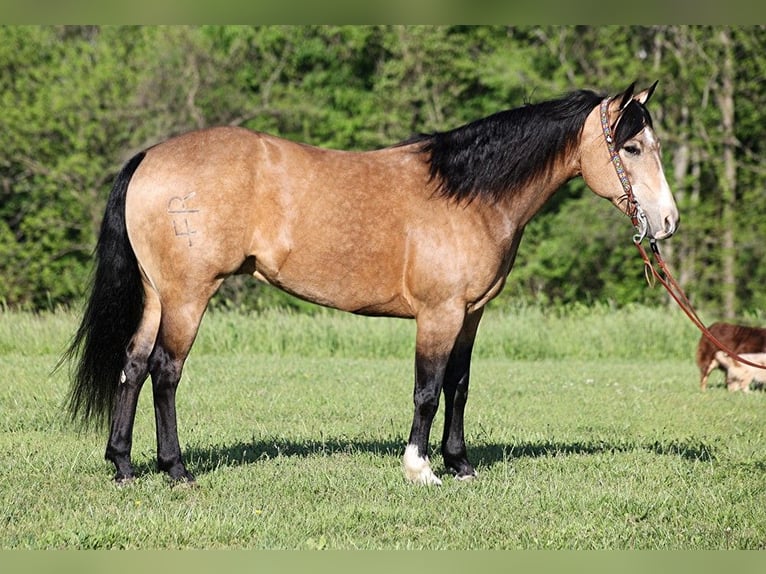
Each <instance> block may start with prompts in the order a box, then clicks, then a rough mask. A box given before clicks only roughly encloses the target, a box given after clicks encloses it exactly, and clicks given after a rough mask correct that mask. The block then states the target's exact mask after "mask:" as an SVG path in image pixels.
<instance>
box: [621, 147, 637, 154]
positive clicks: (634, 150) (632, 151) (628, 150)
mask: <svg viewBox="0 0 766 574" xmlns="http://www.w3.org/2000/svg"><path fill="white" fill-rule="evenodd" d="M623 149H624V150H625V151H626V153H629V154H630V155H641V149H640V148H639V147H638V146H635V145H626V146H625V147H624V148H623Z"/></svg>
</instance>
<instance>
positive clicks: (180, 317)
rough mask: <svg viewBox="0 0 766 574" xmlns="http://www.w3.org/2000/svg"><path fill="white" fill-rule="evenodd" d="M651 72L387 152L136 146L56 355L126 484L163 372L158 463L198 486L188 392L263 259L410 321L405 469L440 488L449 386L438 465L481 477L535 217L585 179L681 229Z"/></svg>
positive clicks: (229, 131) (651, 224)
mask: <svg viewBox="0 0 766 574" xmlns="http://www.w3.org/2000/svg"><path fill="white" fill-rule="evenodd" d="M655 86H656V82H655V84H654V85H652V86H651V87H650V88H648V89H646V90H643V91H641V92H638V93H634V86H633V85H631V86H630V87H629V88H628V89H627V90H625V91H624V92H622V93H620V94H618V95H616V96H614V97H611V98H610V97H605V96H603V95H599V94H596V93H594V92H592V91H589V90H579V91H574V92H572V93H569V94H567V95H564V96H562V97H560V98H557V99H552V100H549V101H544V102H541V103H536V104H527V105H524V106H522V107H519V108H516V109H510V110H506V111H501V112H499V113H496V114H494V115H491V116H488V117H486V118H483V119H479V120H477V121H474V122H472V123H468V124H466V125H463V126H461V127H457V128H455V129H452V130H450V131H444V132H438V133H433V134H428V135H418V136H415V137H413V138H411V139H409V140H407V141H404V142H401V143H398V144H396V145H393V146H391V147H387V148H384V149H378V150H374V151H365V152H348V151H336V150H327V149H320V148H317V147H313V146H310V145H305V144H302V143H294V142H291V141H287V140H285V139H280V138H278V137H274V136H271V135H268V134H265V133H258V132H254V131H249V130H246V129H242V128H236V127H216V128H210V129H203V130H199V131H193V132H190V133H187V134H185V135H180V136H177V137H174V138H172V139H169V140H167V141H165V142H163V143H160V144H157V145H155V146H153V147H151V148H149V149H146V150H145V151H142V152H140V153H138V154H137V155H136V156H134V157H133V158H132V159H130V160H129V161H128V162H127V163H126V164H125V166H124V167H123V168H122V170H121V172H120V173H119V174H118V176H117V178H116V181H115V183H114V187H113V189H112V191H111V194H110V195H109V198H108V201H107V205H106V212H105V215H104V218H103V222H102V226H101V231H100V236H99V238H98V242H97V245H96V250H95V260H96V264H95V272H94V276H93V282H92V287H91V292H90V296H89V299H88V301H87V303H86V306H85V310H84V314H83V318H82V322H81V324H80V326H79V328H78V330H77V332H76V333H75V335H74V337H73V339H72V342H71V345H70V346H69V348H68V349H67V351H66V353H65V354H64V356H63V357H62V361H67V360H68V361H69V362H70V368H71V371H72V386H71V389H70V392H69V396H68V407H69V410H70V413H71V415H72V417H73V418H75V419H76V420H80V421H86V422H101V423H108V425H109V427H110V432H109V439H108V442H107V446H106V454H105V456H106V459H107V460H109V461H111V462H112V463H113V464H114V466H115V469H116V472H115V475H114V478H115V480H116V481H117V482H124V481H129V480H131V479H132V478H134V476H135V472H134V469H133V466H132V464H131V458H130V455H131V445H132V435H133V423H134V418H135V413H136V405H137V401H138V396H139V392H140V391H141V387H142V385H143V383H144V380H145V379H146V378H147V376H149V375H151V380H152V391H153V399H154V412H155V421H156V427H157V464H158V469H159V470H160V471H164V472H166V473H167V474H168V475H169V477H170V478H171V479H172V480H174V481H185V482H193V481H194V480H195V479H194V477H193V475H192V474H191V473H190V472H189V471H188V470H187V468H186V466H185V464H184V462H183V459H182V455H181V448H180V445H179V442H178V433H177V426H176V407H175V396H176V389H177V387H178V383H179V380H180V378H181V371H182V369H183V366H184V361H185V359H186V357H187V355H188V354H189V351H190V349H191V347H192V343H193V342H194V338H195V336H196V334H197V330H198V327H199V324H200V321H201V319H202V316H203V313H204V312H205V309H206V307H207V304H208V301H209V299H210V297H211V296H212V295H213V294H214V293H215V292H216V290H217V289H218V287H219V286H220V285H221V283H222V281H223V280H224V279H225V278H226V277H227V276H230V275H232V274H249V275H252V276H254V277H255V278H256V279H259V280H261V281H265V282H267V283H269V284H271V285H274V286H276V287H278V288H281V289H283V290H284V291H286V292H288V293H291V294H293V295H295V296H297V297H300V298H302V299H305V300H307V301H311V302H314V303H318V304H320V305H325V306H328V307H333V308H336V309H342V310H345V311H350V312H352V313H358V314H363V315H377V316H391V317H404V318H412V319H415V321H416V325H417V329H416V332H417V334H416V345H415V346H416V351H415V365H416V369H415V389H414V416H413V421H412V427H411V430H410V434H409V440H408V443H407V446H406V448H405V451H404V457H403V467H404V474H405V476H406V478H407V479H408V480H410V481H411V482H414V483H421V484H441V480H440V478H439V477H438V476H437V475H436V474H435V473H434V472H433V470H432V468H431V465H430V463H429V458H428V444H429V435H430V432H431V426H432V422H433V418H434V415H435V413H436V412H437V409H438V406H439V402H440V398H441V395H442V393H443V394H444V408H445V420H444V431H443V434H442V440H441V452H442V454H443V459H444V466H445V467H446V470H447V471H448V473H451V474H453V475H454V476H455V477H456V478H458V479H468V478H472V477H474V476H475V475H476V472H475V470H474V467H473V465H472V464H471V463H470V462H469V460H468V456H467V452H466V444H465V438H464V432H463V417H464V410H465V406H466V400H467V398H468V380H469V367H470V362H471V351H472V348H473V344H474V337H475V335H476V330H477V327H478V325H479V321H480V319H481V317H482V313H483V311H484V308H485V306H486V304H487V302H489V301H490V300H491V299H492V298H493V297H495V296H496V295H497V294H498V293H499V292H500V290H501V289H502V288H503V285H504V284H505V281H506V277H507V276H508V273H509V272H510V270H511V267H512V266H513V262H514V259H515V256H516V250H517V248H518V246H519V242H520V241H521V236H522V232H523V231H524V227H525V225H526V224H527V223H528V222H529V221H530V219H531V218H532V217H533V216H534V215H535V213H537V212H538V211H539V210H540V208H541V207H542V205H543V204H544V203H545V202H546V200H548V199H549V198H550V197H551V196H552V195H553V193H554V192H555V191H556V190H557V189H558V188H559V187H561V186H562V184H564V183H565V182H567V181H569V180H570V179H572V178H575V177H578V176H581V177H582V178H583V179H584V181H585V183H586V184H587V185H588V186H589V187H590V189H591V190H592V191H593V192H595V193H596V194H597V195H598V196H601V197H604V198H606V199H608V200H610V201H611V202H612V203H613V204H614V205H615V206H616V207H617V208H618V209H620V210H621V211H623V212H624V213H626V214H628V215H630V216H631V218H632V219H633V223H634V225H636V227H637V229H638V230H639V232H640V233H641V238H643V237H644V236H648V237H649V238H650V239H662V238H666V237H668V236H670V235H672V234H673V233H674V231H675V230H676V227H677V224H678V211H677V208H676V205H675V201H674V199H673V196H672V194H671V191H670V189H669V186H668V184H667V181H666V178H665V175H664V173H663V170H662V164H661V161H660V144H659V141H658V139H657V136H656V135H655V131H654V129H653V127H652V120H651V116H650V114H649V112H648V111H647V108H646V104H647V101H648V100H649V98H650V97H651V95H652V93H653V92H654V88H655ZM615 168H616V169H615ZM631 186H632V187H631ZM631 189H632V192H631Z"/></svg>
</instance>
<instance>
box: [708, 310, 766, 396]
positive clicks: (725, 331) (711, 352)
mask: <svg viewBox="0 0 766 574" xmlns="http://www.w3.org/2000/svg"><path fill="white" fill-rule="evenodd" d="M708 330H709V331H710V333H711V334H712V335H713V336H714V337H715V338H716V339H718V340H719V341H720V342H721V343H723V344H724V345H725V346H726V347H728V348H729V349H731V351H732V352H734V353H736V354H738V355H741V354H742V353H766V329H761V328H758V327H745V326H744V325H733V324H731V323H722V322H719V323H713V324H712V325H710V327H709V328H708ZM717 351H718V347H716V346H715V345H714V344H713V343H712V342H711V341H710V340H709V339H708V338H707V337H705V335H702V337H701V338H700V342H699V344H698V345H697V355H696V358H697V367H698V368H699V370H700V390H702V391H704V390H705V389H707V380H708V377H709V376H710V373H712V372H713V371H714V370H715V369H722V370H726V369H725V368H724V367H723V365H722V364H721V363H720V362H719V361H718V360H717V359H716V352H717Z"/></svg>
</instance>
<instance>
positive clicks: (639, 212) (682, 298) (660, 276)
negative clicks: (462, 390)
mask: <svg viewBox="0 0 766 574" xmlns="http://www.w3.org/2000/svg"><path fill="white" fill-rule="evenodd" d="M609 102H610V98H605V99H604V100H602V101H601V108H600V114H601V129H602V130H603V132H604V139H605V140H606V147H607V149H608V150H609V156H610V158H611V161H612V165H613V166H614V169H615V171H616V172H617V177H619V178H620V183H621V184H622V189H623V191H624V192H625V197H626V198H627V201H628V203H629V207H628V215H629V217H630V219H631V221H632V222H633V226H634V227H635V228H636V234H635V235H634V236H633V243H634V244H635V246H636V248H637V249H638V252H639V253H640V254H641V258H642V259H643V260H644V274H645V275H646V280H647V282H648V283H649V285H654V281H655V279H656V280H657V281H659V282H660V284H661V285H662V286H663V287H664V288H665V290H666V291H667V292H668V293H669V294H670V296H671V297H672V298H673V300H674V301H675V302H676V303H677V304H678V306H679V307H680V308H681V310H683V312H684V313H686V316H687V317H689V319H690V320H691V321H692V323H694V325H696V327H697V328H698V329H699V330H700V331H701V332H702V334H703V335H704V336H705V337H706V338H707V339H708V340H709V341H710V342H711V343H713V345H715V346H716V347H718V348H719V349H720V350H721V351H723V352H724V353H726V354H727V355H729V356H730V357H731V358H732V359H734V360H735V361H737V362H739V363H744V364H746V365H750V366H751V367H757V368H759V369H766V365H763V364H759V363H754V362H752V361H748V360H747V359H743V358H742V357H741V356H740V355H738V354H737V353H735V352H734V351H732V350H731V349H729V348H728V347H727V346H726V345H724V344H723V343H722V342H721V341H719V340H718V339H717V338H716V336H715V335H713V334H712V333H711V332H710V330H709V329H708V328H707V327H706V326H705V324H704V323H703V322H702V320H701V319H700V318H699V315H697V312H696V311H695V310H694V307H693V306H692V304H691V302H690V301H689V298H688V297H687V296H686V293H684V290H683V289H682V288H681V286H680V285H679V284H678V282H677V281H676V280H675V278H674V277H673V275H672V274H671V273H670V269H668V266H667V264H666V263H665V260H664V259H663V258H662V255H661V254H660V249H659V247H658V246H657V242H656V241H655V239H654V238H653V237H650V238H649V245H650V247H651V251H652V255H653V256H654V260H655V262H656V264H657V267H659V269H660V271H658V270H657V269H656V268H655V267H654V265H653V264H652V261H651V259H650V258H649V255H648V254H647V253H646V249H644V246H643V241H644V239H645V238H646V236H647V233H648V231H649V225H648V223H647V220H646V214H645V213H644V211H643V209H641V206H640V205H639V203H638V201H637V200H636V198H635V196H634V195H633V187H632V186H631V184H630V179H629V178H628V174H627V172H626V171H625V167H624V166H623V164H622V160H621V159H620V155H619V153H618V152H617V148H616V146H615V143H614V137H613V136H612V129H611V128H610V126H609Z"/></svg>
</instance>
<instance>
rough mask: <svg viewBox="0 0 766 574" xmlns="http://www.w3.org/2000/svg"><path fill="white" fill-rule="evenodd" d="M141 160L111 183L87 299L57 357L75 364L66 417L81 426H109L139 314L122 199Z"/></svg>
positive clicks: (138, 284)
mask: <svg viewBox="0 0 766 574" xmlns="http://www.w3.org/2000/svg"><path fill="white" fill-rule="evenodd" d="M144 155H146V154H145V152H141V153H139V154H137V155H135V156H134V157H133V158H132V159H131V160H130V161H129V162H128V163H127V164H125V166H124V167H123V168H122V171H120V173H119V175H118V176H117V179H116V180H115V182H114V187H113V188H112V192H111V194H110V195H109V200H108V201H107V204H106V213H105V214H104V219H103V221H102V223H101V233H100V235H99V238H98V244H97V245H96V253H95V258H96V268H95V273H94V276H93V279H92V286H91V293H90V299H89V300H88V303H87V306H86V307H85V312H84V314H83V318H82V322H81V323H80V327H79V328H78V329H77V333H76V334H75V336H74V339H73V340H72V344H71V345H70V346H69V348H68V350H67V351H66V352H65V353H64V356H63V357H62V361H74V364H72V387H71V389H70V391H69V398H68V407H69V412H70V414H71V416H72V418H73V419H77V420H84V421H85V422H86V423H87V422H95V423H96V424H104V423H105V422H107V421H109V419H110V417H111V414H112V405H113V403H114V397H115V395H116V392H117V386H118V384H119V380H120V375H121V372H122V369H123V367H124V365H125V360H126V348H127V346H128V343H129V342H130V339H131V337H132V336H133V334H134V333H135V332H136V329H138V325H139V322H140V320H141V315H142V313H143V306H144V292H143V286H142V284H141V275H140V272H139V269H138V262H137V260H136V255H135V253H134V252H133V248H132V247H131V245H130V242H129V240H128V232H127V228H126V226H125V196H126V192H127V190H128V184H129V183H130V179H131V178H132V177H133V173H134V172H135V171H136V168H138V165H139V164H140V163H141V161H142V160H143V159H144ZM78 415H79V416H78ZM80 416H81V417H82V418H80Z"/></svg>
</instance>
